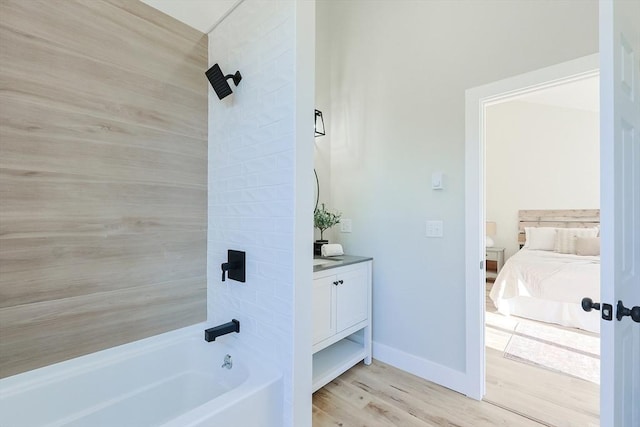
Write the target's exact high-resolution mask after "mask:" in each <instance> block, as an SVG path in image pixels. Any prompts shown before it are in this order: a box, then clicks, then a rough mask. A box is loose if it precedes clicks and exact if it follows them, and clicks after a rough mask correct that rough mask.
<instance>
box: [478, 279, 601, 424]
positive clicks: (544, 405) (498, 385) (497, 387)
mask: <svg viewBox="0 0 640 427" xmlns="http://www.w3.org/2000/svg"><path fill="white" fill-rule="evenodd" d="M491 285H492V284H491V283H487V298H486V304H487V305H486V306H487V312H486V322H487V328H486V329H485V331H486V333H485V342H486V355H487V394H486V395H485V398H484V400H485V401H486V402H489V403H492V404H495V405H498V406H501V407H504V408H507V409H510V410H512V411H514V412H517V413H522V414H526V415H527V417H529V418H532V419H535V420H537V421H539V422H540V423H541V424H542V425H547V426H554V427H556V426H557V427H569V426H576V427H593V426H599V425H600V387H599V386H598V385H597V384H594V383H592V382H589V381H585V380H582V379H579V378H575V377H572V376H569V375H565V374H562V373H558V372H553V371H549V370H547V369H542V368H538V367H535V366H532V365H529V364H525V363H521V362H517V361H514V360H510V359H507V358H505V357H503V353H504V349H505V347H506V346H507V344H508V342H509V338H510V337H511V334H510V333H509V331H511V330H513V329H514V328H515V326H516V324H518V323H538V322H536V321H534V320H528V319H523V318H519V317H513V318H508V317H505V316H503V315H501V314H499V313H497V311H496V308H495V306H494V305H493V301H491V299H490V298H489V296H488V293H489V291H490V289H491ZM545 325H546V326H548V327H553V328H557V329H568V328H564V327H562V326H556V325H551V324H548V323H545ZM491 326H494V327H491ZM571 330H572V331H573V332H577V333H581V334H585V335H592V336H593V335H595V334H593V333H590V332H586V331H580V330H577V329H571Z"/></svg>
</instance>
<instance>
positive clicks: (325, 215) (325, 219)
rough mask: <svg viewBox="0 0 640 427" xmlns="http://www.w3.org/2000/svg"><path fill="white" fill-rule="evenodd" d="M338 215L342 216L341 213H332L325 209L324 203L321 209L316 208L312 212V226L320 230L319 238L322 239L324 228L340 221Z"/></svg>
mask: <svg viewBox="0 0 640 427" xmlns="http://www.w3.org/2000/svg"><path fill="white" fill-rule="evenodd" d="M340 217H342V213H340V212H335V213H334V212H330V211H328V210H326V209H325V207H324V203H323V204H322V208H321V209H316V210H315V211H314V212H313V226H314V227H315V228H317V229H318V230H320V240H324V239H323V237H322V233H324V230H326V229H328V228H331V227H333V226H334V225H336V224H339V223H340Z"/></svg>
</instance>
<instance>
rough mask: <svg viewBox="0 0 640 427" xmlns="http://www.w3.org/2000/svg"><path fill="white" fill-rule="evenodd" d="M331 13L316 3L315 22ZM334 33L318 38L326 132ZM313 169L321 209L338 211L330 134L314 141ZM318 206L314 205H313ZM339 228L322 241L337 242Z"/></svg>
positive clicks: (318, 86) (318, 99)
mask: <svg viewBox="0 0 640 427" xmlns="http://www.w3.org/2000/svg"><path fill="white" fill-rule="evenodd" d="M330 13H331V9H330V8H329V5H328V3H327V2H317V3H316V21H317V22H320V23H324V22H327V21H328V20H329V19H330ZM331 60H332V55H331V33H330V32H329V31H327V28H326V26H323V27H322V28H320V29H319V30H318V31H317V34H316V79H315V94H316V96H315V103H316V109H318V110H320V111H322V114H323V116H324V124H325V130H326V131H328V130H329V129H330V128H331V123H332V119H333V114H332V112H331V75H330V71H331ZM314 147H315V150H314V152H315V156H314V167H315V170H316V172H317V174H318V181H319V184H320V198H319V202H318V207H320V206H322V203H325V205H326V208H327V209H330V210H335V208H334V206H332V199H331V132H326V135H324V136H319V137H317V138H315V144H314ZM314 204H315V201H314ZM335 233H336V227H333V228H330V229H329V230H326V231H325V232H324V235H323V237H324V238H325V239H327V240H329V241H330V242H332V241H335V239H336V236H335ZM319 238H320V231H319V230H315V229H314V239H319Z"/></svg>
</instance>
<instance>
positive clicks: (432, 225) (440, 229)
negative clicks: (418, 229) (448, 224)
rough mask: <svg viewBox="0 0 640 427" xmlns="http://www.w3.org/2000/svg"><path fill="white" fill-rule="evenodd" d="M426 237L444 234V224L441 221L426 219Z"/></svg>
mask: <svg viewBox="0 0 640 427" xmlns="http://www.w3.org/2000/svg"><path fill="white" fill-rule="evenodd" d="M426 230H427V237H442V236H443V234H444V224H443V222H442V221H433V220H427V227H426Z"/></svg>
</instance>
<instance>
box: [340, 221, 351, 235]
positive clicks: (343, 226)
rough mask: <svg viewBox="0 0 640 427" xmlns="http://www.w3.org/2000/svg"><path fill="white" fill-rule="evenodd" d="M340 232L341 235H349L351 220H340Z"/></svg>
mask: <svg viewBox="0 0 640 427" xmlns="http://www.w3.org/2000/svg"><path fill="white" fill-rule="evenodd" d="M340 232H342V233H351V220H350V219H341V220H340Z"/></svg>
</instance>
